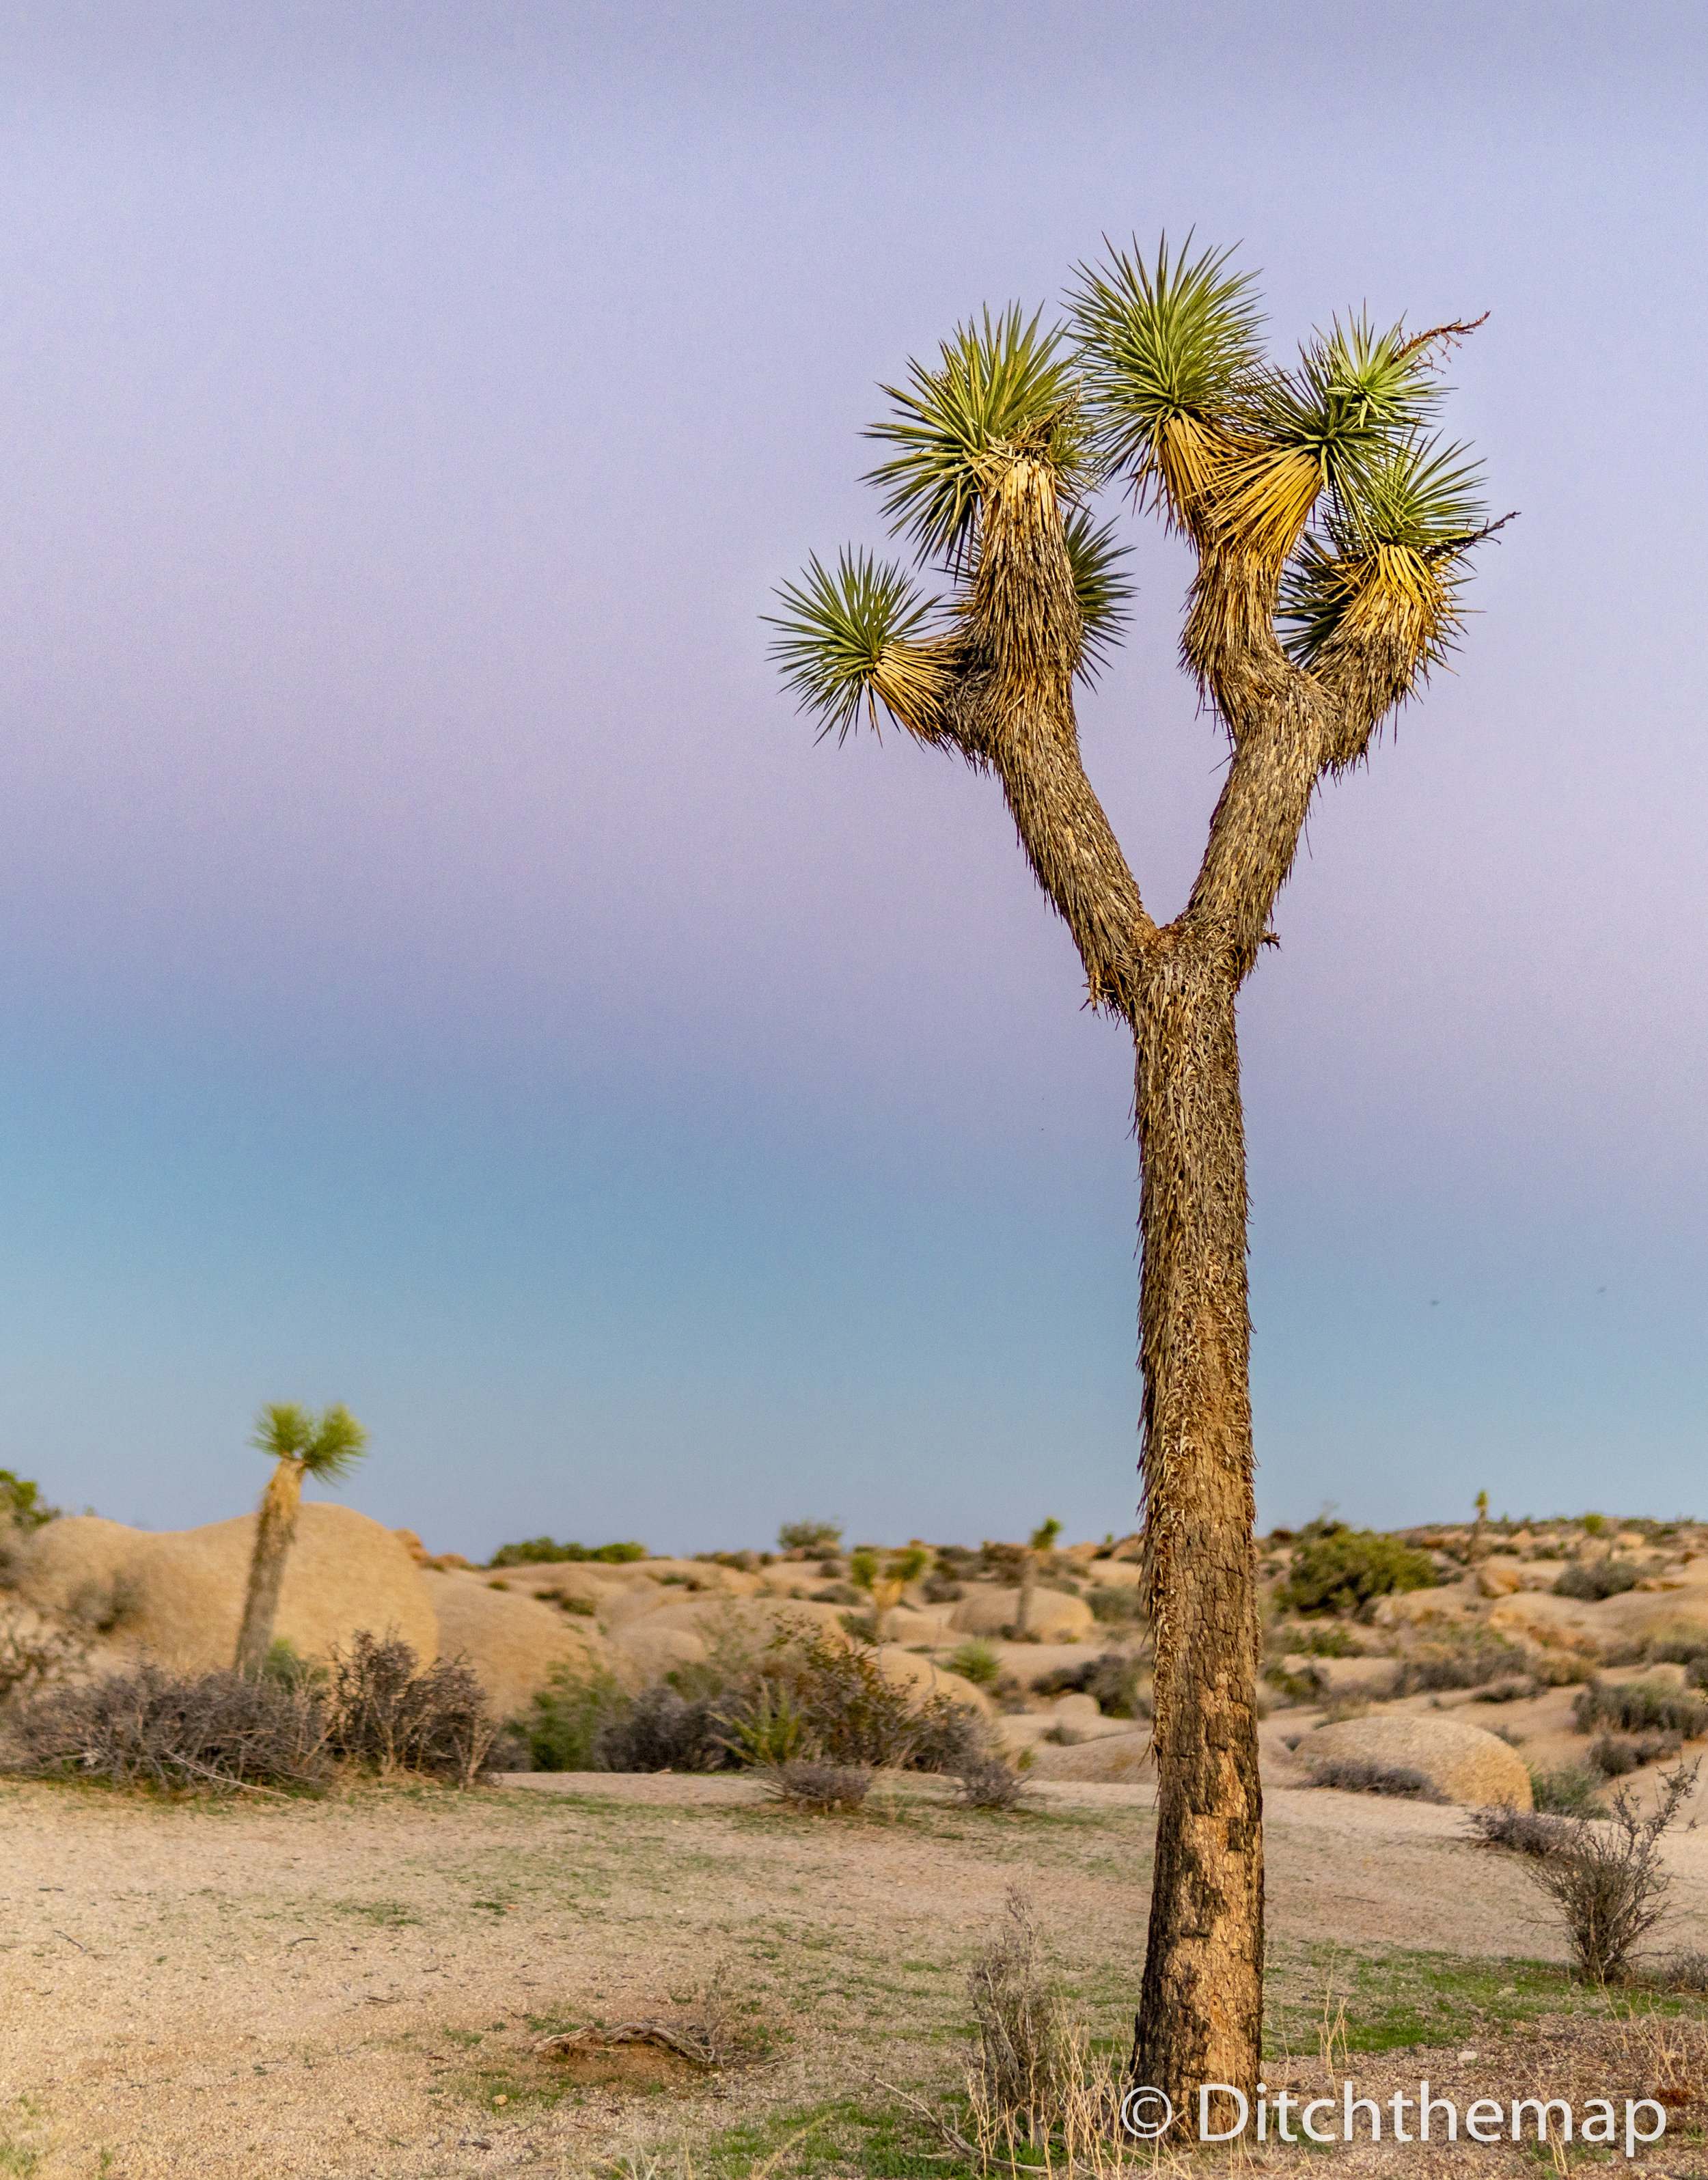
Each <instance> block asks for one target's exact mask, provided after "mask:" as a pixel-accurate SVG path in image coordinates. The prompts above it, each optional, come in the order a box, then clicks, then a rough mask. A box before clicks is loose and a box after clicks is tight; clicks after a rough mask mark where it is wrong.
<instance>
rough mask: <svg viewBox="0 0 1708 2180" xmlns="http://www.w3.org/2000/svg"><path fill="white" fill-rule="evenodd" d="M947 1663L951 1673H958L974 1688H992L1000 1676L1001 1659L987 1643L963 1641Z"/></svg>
mask: <svg viewBox="0 0 1708 2180" xmlns="http://www.w3.org/2000/svg"><path fill="white" fill-rule="evenodd" d="M948 1663H949V1670H950V1672H951V1673H959V1674H960V1676H961V1679H962V1680H963V1681H971V1682H972V1685H973V1686H974V1687H976V1688H994V1687H995V1686H996V1683H997V1682H998V1681H999V1680H1000V1678H1001V1675H1002V1660H1001V1659H1000V1658H999V1657H998V1656H997V1654H996V1653H995V1651H994V1650H993V1649H991V1647H990V1645H989V1643H979V1642H972V1643H962V1644H961V1648H960V1649H958V1650H956V1651H955V1652H953V1653H952V1654H951V1655H950V1659H949V1661H948Z"/></svg>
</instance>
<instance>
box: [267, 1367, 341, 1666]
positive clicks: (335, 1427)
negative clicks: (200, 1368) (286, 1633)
mask: <svg viewBox="0 0 1708 2180" xmlns="http://www.w3.org/2000/svg"><path fill="white" fill-rule="evenodd" d="M249 1442H250V1444H251V1445H252V1446H256V1447H257V1448H258V1449H259V1450H260V1451H262V1453H265V1454H270V1455H271V1456H273V1460H274V1461H276V1462H278V1467H276V1468H275V1469H274V1470H273V1474H272V1475H271V1476H270V1477H269V1478H267V1489H266V1490H265V1491H263V1492H262V1495H261V1517H260V1519H259V1520H258V1521H257V1522H256V1528H255V1551H254V1555H253V1556H252V1557H251V1560H250V1562H249V1590H248V1594H247V1595H246V1596H245V1599H244V1600H243V1625H242V1627H240V1629H239V1630H238V1634H237V1670H238V1671H239V1672H240V1673H247V1674H250V1675H254V1674H256V1673H259V1672H260V1671H261V1669H262V1666H263V1665H265V1664H266V1663H267V1651H268V1650H269V1649H271V1648H272V1645H273V1621H275V1620H276V1619H277V1618H278V1593H279V1588H280V1586H281V1585H282V1584H283V1583H284V1563H285V1561H286V1560H287V1559H288V1558H289V1555H290V1548H291V1545H292V1544H294V1543H295V1540H296V1517H297V1516H298V1514H299V1513H300V1511H301V1509H302V1484H303V1478H305V1477H307V1476H317V1477H319V1478H321V1479H322V1482H324V1483H328V1484H335V1483H337V1482H338V1481H339V1478H342V1477H344V1476H347V1475H348V1474H349V1473H350V1470H351V1469H352V1468H354V1467H355V1464H356V1463H357V1462H359V1461H360V1460H361V1457H362V1455H363V1453H364V1451H366V1446H367V1433H366V1431H365V1430H364V1429H362V1427H361V1424H360V1423H358V1422H357V1421H356V1419H355V1417H354V1416H353V1415H352V1414H351V1413H350V1410H349V1409H348V1408H346V1407H342V1406H334V1407H329V1408H326V1409H323V1410H322V1412H321V1413H320V1414H319V1415H318V1416H317V1415H315V1414H314V1413H313V1412H311V1410H309V1409H307V1408H304V1407H299V1406H298V1405H297V1403H296V1402H295V1401H272V1402H270V1403H269V1404H268V1405H267V1407H264V1408H263V1409H262V1412H261V1413H260V1414H259V1415H258V1416H257V1417H256V1419H255V1432H254V1434H253V1436H252V1437H251V1440H250V1441H249Z"/></svg>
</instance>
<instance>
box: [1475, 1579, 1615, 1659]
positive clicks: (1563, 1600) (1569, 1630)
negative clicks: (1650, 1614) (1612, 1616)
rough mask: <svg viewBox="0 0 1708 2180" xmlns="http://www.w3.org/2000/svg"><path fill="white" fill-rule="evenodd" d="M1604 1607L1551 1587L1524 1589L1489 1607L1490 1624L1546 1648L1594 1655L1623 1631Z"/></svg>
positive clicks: (1504, 1633) (1502, 1631) (1497, 1630)
mask: <svg viewBox="0 0 1708 2180" xmlns="http://www.w3.org/2000/svg"><path fill="white" fill-rule="evenodd" d="M1602 1610H1603V1608H1602V1607H1601V1606H1600V1605H1586V1604H1584V1601H1583V1600H1582V1599H1580V1598H1575V1597H1556V1596H1554V1595H1553V1594H1552V1593H1551V1591H1548V1590H1534V1591H1532V1590H1521V1591H1519V1592H1518V1594H1517V1595H1515V1596H1512V1597H1503V1598H1502V1599H1501V1600H1500V1602H1499V1603H1498V1604H1496V1605H1490V1608H1489V1618H1488V1624H1489V1626H1490V1627H1492V1628H1493V1629H1494V1630H1495V1631H1496V1633H1497V1634H1501V1635H1508V1636H1513V1637H1516V1638H1518V1639H1519V1640H1520V1641H1523V1642H1527V1643H1538V1644H1540V1646H1541V1647H1542V1648H1543V1649H1553V1650H1577V1651H1580V1652H1583V1653H1584V1654H1589V1655H1593V1654H1595V1652H1597V1651H1599V1650H1601V1649H1604V1648H1605V1647H1606V1644H1607V1643H1608V1642H1609V1641H1610V1640H1612V1641H1614V1642H1617V1640H1618V1639H1619V1630H1618V1628H1617V1626H1616V1625H1615V1624H1614V1623H1613V1622H1612V1621H1608V1620H1606V1619H1604V1618H1602V1617H1601V1612H1602Z"/></svg>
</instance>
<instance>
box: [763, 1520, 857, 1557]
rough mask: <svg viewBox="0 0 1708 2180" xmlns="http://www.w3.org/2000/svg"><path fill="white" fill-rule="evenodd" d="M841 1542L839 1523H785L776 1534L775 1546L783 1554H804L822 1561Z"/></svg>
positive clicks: (840, 1526)
mask: <svg viewBox="0 0 1708 2180" xmlns="http://www.w3.org/2000/svg"><path fill="white" fill-rule="evenodd" d="M841 1541H842V1524H841V1523H840V1522H785V1523H784V1524H783V1526H782V1528H780V1529H779V1530H778V1532H777V1544H778V1547H779V1549H780V1550H782V1551H785V1552H805V1553H807V1554H808V1555H811V1556H813V1557H814V1558H818V1559H823V1558H824V1557H825V1555H827V1554H829V1553H830V1552H834V1551H835V1549H836V1547H837V1546H838V1545H839V1544H840V1543H841Z"/></svg>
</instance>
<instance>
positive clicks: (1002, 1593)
mask: <svg viewBox="0 0 1708 2180" xmlns="http://www.w3.org/2000/svg"><path fill="white" fill-rule="evenodd" d="M1019 1616H1020V1592H1019V1590H1018V1589H1017V1588H1014V1589H1009V1588H1004V1587H1002V1586H1000V1585H999V1584H997V1583H979V1584H978V1587H977V1588H972V1589H969V1590H968V1591H967V1594H966V1596H965V1597H963V1598H962V1599H961V1602H960V1603H959V1604H958V1605H956V1608H955V1610H954V1611H953V1612H952V1613H951V1614H950V1619H949V1624H950V1627H952V1628H953V1629H954V1630H955V1631H956V1633H957V1634H961V1635H1000V1634H1001V1632H1002V1631H1003V1630H1004V1628H1006V1627H1013V1626H1014V1625H1015V1624H1016V1622H1017V1620H1018V1618H1019ZM1096 1625H1097V1621H1096V1620H1095V1618H1094V1616H1093V1613H1092V1610H1091V1607H1090V1606H1089V1605H1088V1604H1087V1603H1086V1602H1085V1600H1084V1599H1083V1598H1081V1597H1070V1596H1069V1595H1068V1594H1067V1593H1066V1591H1065V1590H1060V1589H1035V1590H1033V1593H1032V1609H1031V1612H1030V1615H1029V1617H1028V1622H1027V1632H1028V1634H1033V1635H1036V1636H1038V1637H1039V1638H1040V1639H1041V1640H1042V1641H1044V1642H1045V1643H1064V1642H1072V1643H1080V1642H1083V1641H1084V1640H1085V1638H1086V1637H1087V1636H1088V1635H1089V1634H1090V1633H1091V1632H1092V1630H1093V1629H1094V1627H1096Z"/></svg>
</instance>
